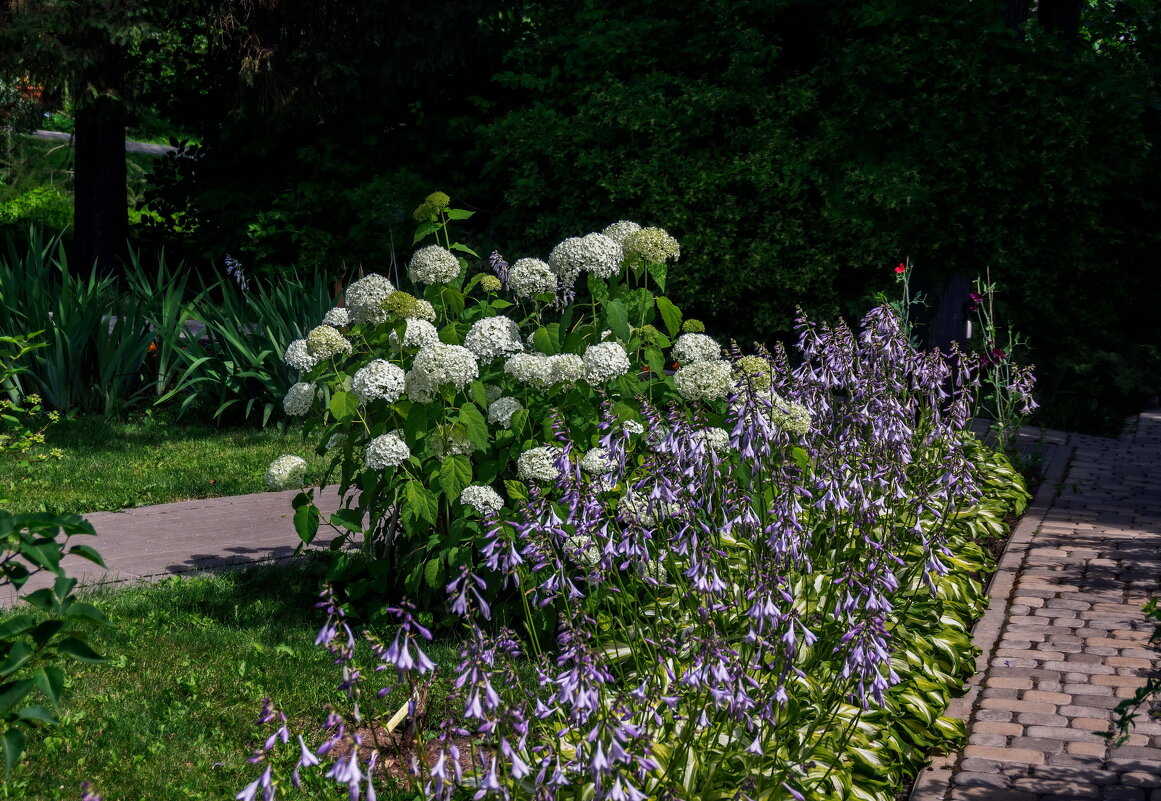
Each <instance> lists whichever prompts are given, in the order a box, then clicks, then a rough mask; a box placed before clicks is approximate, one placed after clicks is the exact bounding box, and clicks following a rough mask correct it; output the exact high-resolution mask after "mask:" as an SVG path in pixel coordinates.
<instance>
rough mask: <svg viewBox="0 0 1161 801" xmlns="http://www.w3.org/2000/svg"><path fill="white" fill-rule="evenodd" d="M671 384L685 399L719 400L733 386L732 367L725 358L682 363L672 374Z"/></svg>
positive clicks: (727, 393)
mask: <svg viewBox="0 0 1161 801" xmlns="http://www.w3.org/2000/svg"><path fill="white" fill-rule="evenodd" d="M673 384H674V386H676V387H677V392H678V394H679V395H681V397H683V398H685V399H686V400H690V401H699V400H702V401H714V400H721V399H722V398H724V397H726V396H727V395H729V394H730V391H731V390H732V389H733V388H734V381H733V368H732V367H731V366H730V363H729V362H727V361H726V360H725V359H717V360H715V361H708V362H693V363H692V364H682V366H681V368H680V369H679V370H678V371H677V372H676V373H674V374H673Z"/></svg>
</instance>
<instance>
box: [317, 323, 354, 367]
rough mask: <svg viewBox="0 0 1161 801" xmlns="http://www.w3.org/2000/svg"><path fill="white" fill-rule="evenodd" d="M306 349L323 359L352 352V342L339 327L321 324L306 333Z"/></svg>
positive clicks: (320, 359)
mask: <svg viewBox="0 0 1161 801" xmlns="http://www.w3.org/2000/svg"><path fill="white" fill-rule="evenodd" d="M306 349H307V350H308V351H310V355H311V356H313V357H314V358H316V359H318V360H319V361H322V360H323V359H329V358H331V357H332V356H338V355H339V354H340V353H350V352H351V343H350V342H348V341H347V338H346V337H344V336H343V335H342V334H340V333H339V330H338V329H337V328H334V327H332V326H329V325H320V326H318V327H316V328H314V329H312V330H311V332H310V333H309V334H307V335H306Z"/></svg>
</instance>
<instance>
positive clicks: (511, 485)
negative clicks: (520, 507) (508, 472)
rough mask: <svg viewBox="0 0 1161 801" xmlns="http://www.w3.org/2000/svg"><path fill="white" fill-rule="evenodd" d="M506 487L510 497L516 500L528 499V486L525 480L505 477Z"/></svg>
mask: <svg viewBox="0 0 1161 801" xmlns="http://www.w3.org/2000/svg"><path fill="white" fill-rule="evenodd" d="M504 489H505V490H507V491H508V497H509V498H511V499H512V500H516V501H526V500H528V488H527V487H526V486H524V482H523V481H516V480H515V479H511V478H509V479H505V480H504Z"/></svg>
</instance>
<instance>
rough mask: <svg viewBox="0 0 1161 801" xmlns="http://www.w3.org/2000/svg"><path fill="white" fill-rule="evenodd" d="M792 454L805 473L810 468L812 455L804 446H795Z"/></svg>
mask: <svg viewBox="0 0 1161 801" xmlns="http://www.w3.org/2000/svg"><path fill="white" fill-rule="evenodd" d="M790 456H791V458H792V459H794V463H795V464H796V465H798V468H799V469H800V470H801V471H802V472H804V473H805V472H806V471H807V470H809V469H810V455H809V454H807V452H806V451H805V450H803V449H802V448H794V449H793V450H791V451H790Z"/></svg>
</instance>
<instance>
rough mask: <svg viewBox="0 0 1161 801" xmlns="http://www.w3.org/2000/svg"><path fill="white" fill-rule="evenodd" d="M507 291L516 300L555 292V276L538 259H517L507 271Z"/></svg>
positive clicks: (550, 269) (549, 268)
mask: <svg viewBox="0 0 1161 801" xmlns="http://www.w3.org/2000/svg"><path fill="white" fill-rule="evenodd" d="M508 289H510V290H511V291H512V293H513V294H514V295H516V297H518V298H530V297H532V296H533V295H543V294H545V293H548V294H552V293H554V292H556V274H555V273H553V272H552V268H551V267H549V266H548V265H547V264H546V263H544V262H542V261H541V260H540V259H519V260H517V262H516V263H515V264H513V265H512V267H511V268H510V269H509V270H508Z"/></svg>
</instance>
